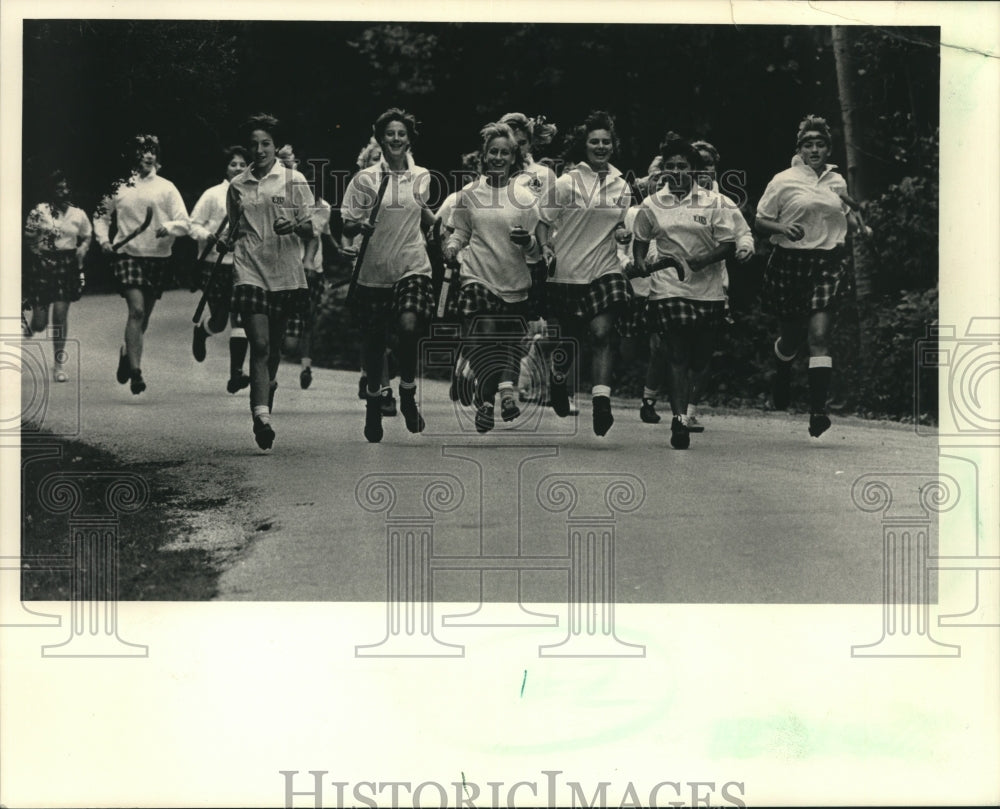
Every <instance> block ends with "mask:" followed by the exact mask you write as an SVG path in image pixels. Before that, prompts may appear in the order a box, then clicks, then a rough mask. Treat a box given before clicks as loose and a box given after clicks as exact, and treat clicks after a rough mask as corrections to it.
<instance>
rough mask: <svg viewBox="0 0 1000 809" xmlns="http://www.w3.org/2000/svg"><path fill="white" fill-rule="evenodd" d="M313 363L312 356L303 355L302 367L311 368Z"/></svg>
mask: <svg viewBox="0 0 1000 809" xmlns="http://www.w3.org/2000/svg"><path fill="white" fill-rule="evenodd" d="M312 364H313V361H312V357H303V358H302V367H303V368H311V367H312Z"/></svg>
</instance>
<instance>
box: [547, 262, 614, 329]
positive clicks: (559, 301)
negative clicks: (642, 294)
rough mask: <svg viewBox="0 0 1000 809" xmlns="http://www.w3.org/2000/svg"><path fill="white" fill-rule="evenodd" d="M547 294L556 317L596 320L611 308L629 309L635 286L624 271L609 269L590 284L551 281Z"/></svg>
mask: <svg viewBox="0 0 1000 809" xmlns="http://www.w3.org/2000/svg"><path fill="white" fill-rule="evenodd" d="M545 293H546V300H547V304H548V312H549V314H551V315H552V317H555V318H557V319H558V318H566V317H571V318H572V317H578V318H585V319H586V320H592V319H593V318H595V317H597V316H598V315H599V314H601V313H602V312H606V311H608V310H609V309H615V310H623V309H625V308H626V307H627V305H628V302H629V301H630V300H631V299H632V294H633V293H632V287H631V285H630V284H629V282H628V281H627V280H626V278H625V276H624V275H622V274H621V273H620V272H609V273H607V274H605V275H602V276H601V277H600V278H595V279H594V280H593V281H591V282H590V283H589V284H559V283H553V282H549V283H548V284H547V285H546V289H545Z"/></svg>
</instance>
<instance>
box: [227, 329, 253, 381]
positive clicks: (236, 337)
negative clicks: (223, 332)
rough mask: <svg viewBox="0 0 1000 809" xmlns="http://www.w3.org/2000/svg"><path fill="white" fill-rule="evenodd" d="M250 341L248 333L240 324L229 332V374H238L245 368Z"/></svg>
mask: <svg viewBox="0 0 1000 809" xmlns="http://www.w3.org/2000/svg"><path fill="white" fill-rule="evenodd" d="M249 345H250V341H249V340H247V333H246V332H245V331H243V329H241V328H239V327H238V326H234V327H233V330H232V331H231V332H230V333H229V375H230V376H237V375H238V374H239V373H240V372H241V371H242V370H243V363H244V362H246V358H247V348H248V347H249Z"/></svg>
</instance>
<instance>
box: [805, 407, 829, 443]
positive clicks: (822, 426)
mask: <svg viewBox="0 0 1000 809" xmlns="http://www.w3.org/2000/svg"><path fill="white" fill-rule="evenodd" d="M829 429H830V417H829V416H828V415H826V413H813V414H812V415H811V416H809V435H811V436H812V437H813V438H819V437H820V436H821V435H823V433H825V432H826V431H827V430H829Z"/></svg>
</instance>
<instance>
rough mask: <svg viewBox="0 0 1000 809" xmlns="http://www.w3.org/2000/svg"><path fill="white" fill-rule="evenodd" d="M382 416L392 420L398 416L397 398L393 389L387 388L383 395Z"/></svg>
mask: <svg viewBox="0 0 1000 809" xmlns="http://www.w3.org/2000/svg"><path fill="white" fill-rule="evenodd" d="M381 400H382V415H383V416H384V417H386V418H392V417H393V416H395V415H396V397H395V396H393V395H392V388H386V389H385V390H383V391H382V393H381Z"/></svg>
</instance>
